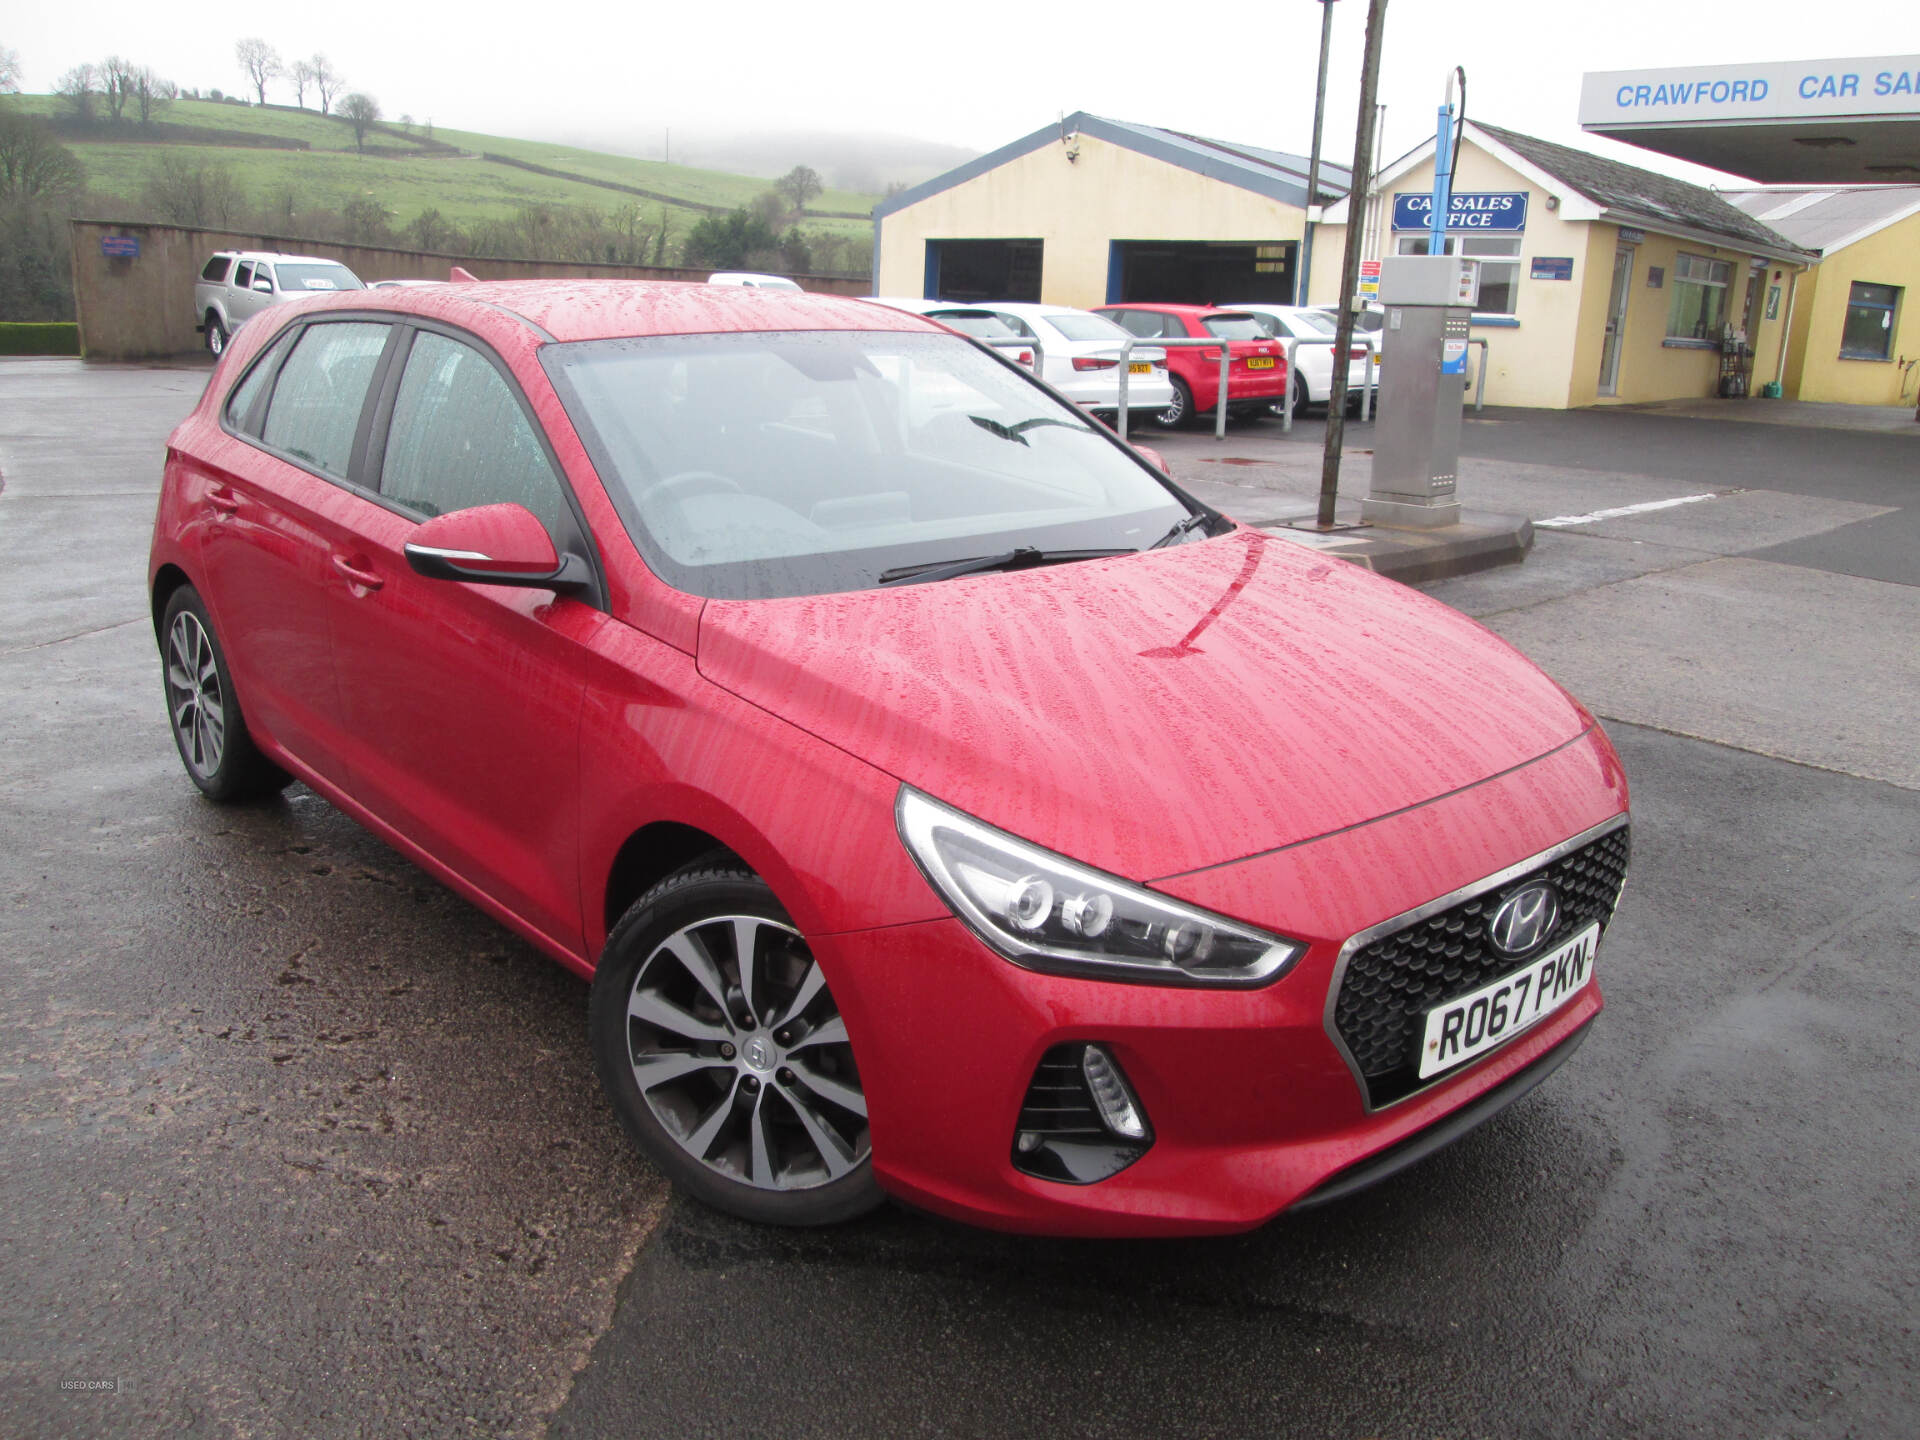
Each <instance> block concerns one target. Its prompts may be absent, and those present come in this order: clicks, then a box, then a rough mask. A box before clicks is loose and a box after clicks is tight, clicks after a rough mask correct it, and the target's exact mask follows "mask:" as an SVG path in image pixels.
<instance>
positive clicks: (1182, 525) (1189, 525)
mask: <svg viewBox="0 0 1920 1440" xmlns="http://www.w3.org/2000/svg"><path fill="white" fill-rule="evenodd" d="M1212 520H1213V516H1212V515H1210V514H1208V513H1207V512H1206V511H1205V510H1196V511H1194V512H1193V514H1191V515H1189V516H1187V518H1186V519H1184V520H1176V521H1174V522H1173V528H1172V529H1171V530H1169V531H1167V533H1166V534H1164V535H1162V536H1161V537H1160V538H1159V539H1158V540H1156V541H1154V542H1153V544H1151V545H1149V546H1148V547H1147V548H1148V549H1149V550H1158V549H1159V548H1160V547H1161V546H1162V545H1171V544H1173V542H1174V541H1176V540H1178V539H1179V538H1180V537H1181V536H1182V535H1185V534H1187V533H1188V532H1189V531H1193V530H1197V529H1199V528H1200V527H1201V526H1202V525H1207V524H1210V523H1212Z"/></svg>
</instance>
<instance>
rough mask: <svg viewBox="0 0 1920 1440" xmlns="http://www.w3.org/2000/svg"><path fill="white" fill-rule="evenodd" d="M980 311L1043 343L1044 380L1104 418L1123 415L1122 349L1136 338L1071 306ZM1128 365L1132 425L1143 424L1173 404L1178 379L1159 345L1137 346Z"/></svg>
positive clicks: (1019, 305) (1006, 305)
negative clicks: (1170, 373) (1169, 370)
mask: <svg viewBox="0 0 1920 1440" xmlns="http://www.w3.org/2000/svg"><path fill="white" fill-rule="evenodd" d="M977 308H979V309H981V310H986V311H989V312H990V313H992V314H994V315H997V316H999V317H1000V318H1001V319H1002V320H1004V321H1005V322H1006V323H1007V324H1008V325H1010V326H1012V327H1013V329H1014V332H1015V333H1016V334H1018V335H1020V336H1022V337H1024V338H1026V339H1028V340H1033V341H1035V342H1037V343H1038V344H1039V346H1040V349H1041V353H1042V355H1043V356H1044V359H1045V374H1043V375H1042V376H1041V378H1042V379H1043V380H1045V381H1046V382H1047V383H1048V384H1049V385H1051V386H1053V388H1054V389H1056V390H1058V391H1059V392H1060V393H1061V394H1062V395H1065V396H1066V397H1067V398H1068V399H1070V400H1072V401H1073V402H1074V403H1075V404H1076V405H1079V406H1081V407H1082V408H1083V409H1087V410H1091V411H1093V412H1094V413H1095V414H1096V415H1100V416H1102V417H1111V416H1114V415H1117V414H1118V413H1119V410H1120V356H1121V347H1122V346H1123V345H1124V344H1125V343H1126V342H1127V341H1128V340H1130V339H1132V338H1133V337H1132V336H1131V335H1129V334H1128V333H1127V332H1126V331H1125V330H1123V329H1121V328H1120V327H1119V326H1118V325H1116V324H1114V323H1113V321H1111V320H1109V319H1107V317H1106V316H1104V315H1095V314H1093V313H1092V312H1091V311H1087V310H1075V309H1073V308H1071V307H1070V306H1066V305H1034V304H1029V303H1026V302H1022V301H1012V300H1006V301H1002V300H991V301H986V302H983V303H982V304H981V305H980V306H978V307H977ZM1128 364H1129V367H1130V368H1129V373H1128V375H1127V411H1128V415H1129V425H1130V426H1131V420H1132V419H1133V418H1139V419H1142V420H1144V419H1145V418H1146V417H1147V416H1148V415H1149V414H1158V413H1159V412H1160V411H1162V410H1165V409H1166V408H1167V407H1168V406H1169V405H1171V404H1172V403H1173V380H1172V379H1171V378H1170V377H1169V376H1168V374H1167V352H1166V351H1165V350H1163V349H1161V348H1160V347H1159V346H1157V345H1135V347H1134V349H1133V352H1132V354H1131V355H1130V356H1129V357H1128ZM1136 412H1137V417H1136Z"/></svg>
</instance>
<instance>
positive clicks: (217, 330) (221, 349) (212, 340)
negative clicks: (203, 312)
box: [207, 310, 227, 360]
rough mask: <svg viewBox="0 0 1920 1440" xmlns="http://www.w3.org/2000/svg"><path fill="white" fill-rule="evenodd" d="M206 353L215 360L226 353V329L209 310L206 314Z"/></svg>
mask: <svg viewBox="0 0 1920 1440" xmlns="http://www.w3.org/2000/svg"><path fill="white" fill-rule="evenodd" d="M207 353H208V354H209V355H211V356H213V358H214V359H216V360H218V359H219V358H220V357H221V356H222V355H224V354H226V353H227V327H226V326H224V325H222V324H221V323H220V317H219V316H218V315H216V314H214V313H213V311H211V310H209V311H208V312H207Z"/></svg>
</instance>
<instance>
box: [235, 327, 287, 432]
mask: <svg viewBox="0 0 1920 1440" xmlns="http://www.w3.org/2000/svg"><path fill="white" fill-rule="evenodd" d="M291 336H292V332H291V331H289V332H288V333H287V334H285V335H282V336H281V337H280V338H279V339H277V340H275V341H274V342H273V344H272V345H270V346H268V347H267V350H266V352H265V353H264V354H262V355H261V356H260V358H259V359H258V360H255V361H254V362H253V365H252V367H251V368H249V369H248V371H247V373H246V377H245V378H244V379H242V380H241V382H240V383H239V384H238V385H236V386H234V387H233V393H232V394H231V395H229V396H228V397H227V423H228V424H229V425H231V426H232V427H233V428H234V429H236V430H238V431H240V432H241V433H242V434H247V435H251V434H254V433H255V431H254V427H253V426H252V425H251V424H250V423H249V422H250V421H251V420H252V419H253V418H254V416H253V407H254V402H255V401H256V400H258V399H259V398H260V396H261V394H262V392H264V391H265V390H266V388H267V381H268V380H269V379H270V378H271V377H272V375H273V367H274V366H275V365H277V364H279V363H280V357H281V356H282V355H284V354H286V352H287V346H288V344H289V343H290V341H291Z"/></svg>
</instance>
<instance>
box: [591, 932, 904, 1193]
mask: <svg viewBox="0 0 1920 1440" xmlns="http://www.w3.org/2000/svg"><path fill="white" fill-rule="evenodd" d="M626 1008H627V1014H626V1034H627V1058H628V1063H629V1064H630V1065H631V1066H632V1069H633V1078H634V1082H635V1084H636V1085H637V1086H638V1087H639V1090H640V1093H641V1095H642V1096H643V1097H644V1098H645V1100H646V1102H647V1107H648V1109H650V1110H651V1111H652V1112H653V1115H654V1118H655V1119H656V1120H658V1121H659V1123H660V1125H661V1127H662V1128H663V1129H664V1130H665V1131H666V1132H667V1134H668V1135H669V1136H670V1137H672V1139H673V1140H674V1142H675V1143H676V1144H678V1145H679V1147H680V1148H681V1149H682V1150H683V1151H685V1152H686V1153H687V1154H688V1155H690V1156H691V1157H693V1158H694V1159H695V1160H698V1161H699V1162H700V1163H701V1164H702V1165H704V1166H706V1167H707V1168H708V1169H710V1170H713V1171H715V1172H717V1173H718V1174H720V1175H723V1176H725V1177H726V1178H727V1179H729V1180H732V1181H734V1182H736V1183H739V1184H745V1185H750V1186H752V1187H753V1188H755V1189H758V1190H777V1191H793V1190H806V1189H812V1188H814V1187H816V1186H821V1185H826V1184H830V1183H831V1182H833V1181H835V1180H838V1179H840V1178H841V1177H842V1176H844V1175H846V1174H847V1173H848V1172H850V1171H852V1170H854V1169H855V1168H857V1167H858V1166H859V1165H861V1164H862V1163H863V1162H864V1161H865V1160H866V1158H867V1156H868V1155H869V1154H870V1153H871V1149H872V1146H871V1143H870V1141H869V1138H868V1133H867V1101H866V1096H865V1094H864V1093H863V1092H862V1090H861V1088H860V1076H859V1072H858V1070H856V1069H855V1067H854V1062H853V1049H852V1046H851V1045H850V1044H849V1043H848V1040H847V1027H846V1022H845V1021H844V1020H843V1019H842V1018H841V1016H840V1012H839V1010H838V1008H837V1007H836V1006H835V1004H834V1001H833V996H832V994H831V992H829V990H828V989H827V984H826V979H825V977H824V976H823V975H822V974H821V971H820V967H819V965H818V964H817V963H816V962H815V961H814V958H813V955H812V952H811V951H809V950H808V949H807V945H806V942H805V941H804V940H802V939H801V938H800V933H799V932H798V931H797V930H795V929H794V928H793V927H792V926H790V925H784V924H781V923H779V922H778V921H774V920H768V919H764V918H762V917H760V916H757V915H720V916H714V917H712V918H710V919H703V920H698V921H695V922H694V923H693V924H690V925H687V926H684V927H682V928H681V929H679V930H676V931H675V932H674V933H673V934H671V935H669V936H668V937H667V938H666V939H665V940H663V941H661V943H660V944H659V945H658V946H657V947H656V948H655V949H654V951H653V953H652V954H650V955H649V956H648V957H647V958H646V960H645V961H644V962H643V963H642V964H641V966H640V967H639V969H638V971H637V972H636V973H635V976H634V980H633V985H632V988H631V989H630V990H629V991H628V994H627V1007H626Z"/></svg>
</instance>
